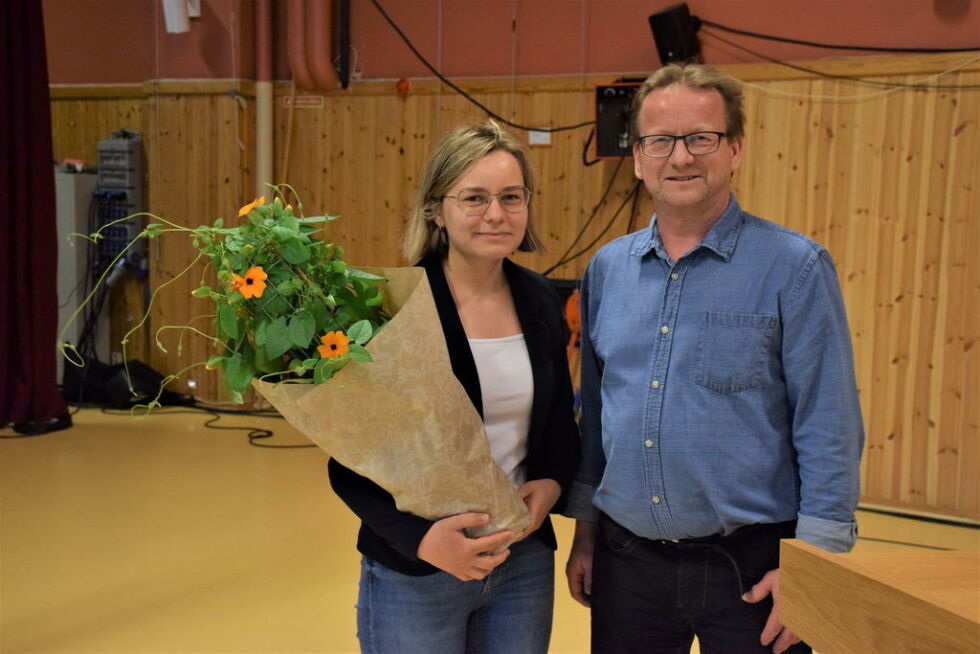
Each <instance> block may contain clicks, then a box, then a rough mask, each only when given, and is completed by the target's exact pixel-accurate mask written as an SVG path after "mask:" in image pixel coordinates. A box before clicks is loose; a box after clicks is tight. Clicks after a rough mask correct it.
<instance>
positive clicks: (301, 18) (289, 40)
mask: <svg viewBox="0 0 980 654" xmlns="http://www.w3.org/2000/svg"><path fill="white" fill-rule="evenodd" d="M306 22H307V21H306V2H305V1H304V0H288V4H287V5H286V53H287V56H288V59H289V69H290V70H291V71H292V73H293V81H294V82H295V83H296V86H298V87H299V88H303V89H309V90H314V89H315V88H316V84H315V83H314V82H313V77H312V76H311V75H310V69H309V67H308V66H307V63H306Z"/></svg>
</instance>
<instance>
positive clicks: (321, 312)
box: [305, 299, 327, 332]
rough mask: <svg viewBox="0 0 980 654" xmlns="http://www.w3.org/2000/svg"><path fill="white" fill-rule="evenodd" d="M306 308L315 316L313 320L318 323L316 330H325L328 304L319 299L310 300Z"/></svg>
mask: <svg viewBox="0 0 980 654" xmlns="http://www.w3.org/2000/svg"><path fill="white" fill-rule="evenodd" d="M305 308H306V310H307V311H309V312H310V315H311V316H313V320H314V322H315V323H316V329H315V331H317V332H322V331H325V330H324V329H323V328H324V326H325V325H326V324H327V305H325V304H324V303H323V302H321V301H320V300H319V299H315V300H313V301H311V302H308V303H307V304H306V307H305Z"/></svg>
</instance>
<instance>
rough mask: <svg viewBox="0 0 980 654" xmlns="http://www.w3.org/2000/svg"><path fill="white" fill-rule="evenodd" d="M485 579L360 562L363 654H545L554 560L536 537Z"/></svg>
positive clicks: (517, 548)
mask: <svg viewBox="0 0 980 654" xmlns="http://www.w3.org/2000/svg"><path fill="white" fill-rule="evenodd" d="M510 550H511V553H510V556H509V557H507V560H506V561H504V562H503V563H502V564H500V565H499V566H497V567H496V568H495V569H494V570H493V571H492V572H491V573H490V574H489V575H487V576H486V577H485V578H484V579H482V580H474V581H460V580H459V579H456V578H455V577H453V576H452V575H450V574H448V573H445V572H437V573H435V574H432V575H426V576H423V577H412V576H409V575H403V574H401V573H398V572H395V571H394V570H391V569H390V568H387V567H385V566H383V565H381V564H380V563H377V562H376V561H373V560H371V559H369V558H367V557H362V559H361V584H360V594H359V596H358V600H357V638H358V640H359V641H360V643H361V652H363V653H364V654H433V653H438V654H457V653H458V654H525V653H526V654H538V653H540V654H544V653H545V652H547V651H548V642H549V640H550V639H551V619H552V610H553V606H554V594H555V554H554V552H553V551H552V550H551V548H549V547H548V546H547V545H545V544H544V543H542V542H541V541H539V540H538V539H537V538H534V537H533V536H532V537H530V538H528V539H526V540H523V541H521V542H519V543H515V544H513V545H511V547H510Z"/></svg>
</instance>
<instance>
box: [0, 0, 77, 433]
mask: <svg viewBox="0 0 980 654" xmlns="http://www.w3.org/2000/svg"><path fill="white" fill-rule="evenodd" d="M0 18H2V20H0V43H3V44H4V45H3V47H0V94H2V95H0V428H2V427H4V426H5V425H7V424H9V423H18V425H17V429H18V431H22V430H32V431H45V430H46V429H44V426H45V425H50V426H51V427H54V426H55V425H58V426H67V425H66V424H65V422H66V418H65V415H66V412H67V408H68V407H67V405H66V404H65V401H64V399H63V398H62V397H61V394H60V392H59V390H58V380H57V363H56V341H57V330H58V324H57V323H58V279H57V266H58V238H57V225H56V220H55V192H54V169H53V167H52V163H53V150H52V145H51V107H50V98H49V94H48V70H47V57H46V55H45V50H44V21H43V17H42V13H41V0H12V1H10V2H0ZM59 417H60V419H59ZM39 427H40V428H39Z"/></svg>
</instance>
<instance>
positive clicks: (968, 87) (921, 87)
mask: <svg viewBox="0 0 980 654" xmlns="http://www.w3.org/2000/svg"><path fill="white" fill-rule="evenodd" d="M702 31H704V33H705V34H707V35H708V36H711V37H712V38H715V39H717V40H719V41H721V42H722V43H725V44H727V45H730V46H731V47H733V48H736V49H738V50H742V51H743V52H747V53H749V54H751V55H753V56H756V57H759V58H761V59H765V60H766V61H768V62H770V63H773V64H777V65H779V66H784V67H786V68H791V69H793V70H798V71H801V72H804V73H807V74H809V75H815V76H817V77H824V78H826V79H832V80H836V81H840V82H851V83H854V84H865V85H869V86H880V87H885V88H889V89H909V90H917V91H973V90H980V84H962V85H956V84H930V85H926V84H906V83H904V82H883V81H880V80H873V79H867V78H863V77H849V76H847V75H835V74H833V73H824V72H821V71H819V70H815V69H813V68H807V67H806V66H800V65H798V64H791V63H789V62H788V61H782V60H781V59H775V58H773V57H770V56H769V55H765V54H762V53H761V52H757V51H755V50H752V49H750V48H746V47H745V46H742V45H739V44H737V43H735V42H733V41H731V40H729V39H726V38H725V37H723V36H721V35H720V34H716V33H714V32H712V31H710V30H708V31H705V30H702Z"/></svg>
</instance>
